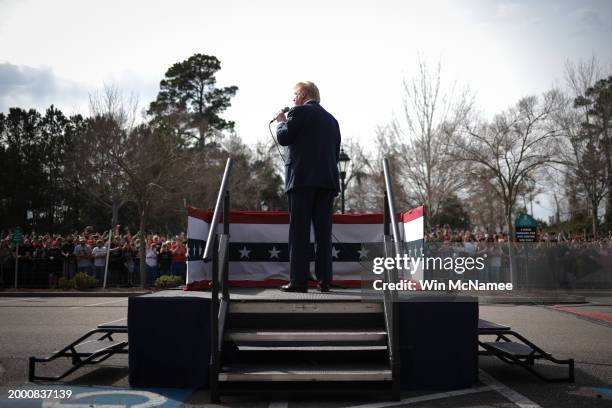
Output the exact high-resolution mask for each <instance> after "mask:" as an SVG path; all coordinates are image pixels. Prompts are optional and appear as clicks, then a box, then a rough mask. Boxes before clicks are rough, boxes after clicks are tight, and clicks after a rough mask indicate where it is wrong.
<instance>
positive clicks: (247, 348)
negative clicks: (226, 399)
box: [240, 345, 387, 352]
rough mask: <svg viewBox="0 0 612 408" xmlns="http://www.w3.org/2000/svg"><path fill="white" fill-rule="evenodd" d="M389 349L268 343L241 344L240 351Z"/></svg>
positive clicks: (360, 350) (382, 347)
mask: <svg viewBox="0 0 612 408" xmlns="http://www.w3.org/2000/svg"><path fill="white" fill-rule="evenodd" d="M384 350H387V346H386V345H381V346H355V345H351V346H335V345H334V346H295V345H292V346H277V347H270V346H268V345H259V346H240V351H293V352H300V351H317V352H321V351H359V352H363V351H384Z"/></svg>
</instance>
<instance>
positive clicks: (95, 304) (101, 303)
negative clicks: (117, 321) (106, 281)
mask: <svg viewBox="0 0 612 408" xmlns="http://www.w3.org/2000/svg"><path fill="white" fill-rule="evenodd" d="M125 301H127V299H119V300H110V301H108V302H100V303H93V304H91V305H85V306H72V307H71V309H80V308H82V307H92V306H100V305H107V304H109V303H118V302H125Z"/></svg>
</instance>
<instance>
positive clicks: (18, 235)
mask: <svg viewBox="0 0 612 408" xmlns="http://www.w3.org/2000/svg"><path fill="white" fill-rule="evenodd" d="M21 241H23V230H22V229H21V228H20V227H17V228H15V231H13V243H15V244H21Z"/></svg>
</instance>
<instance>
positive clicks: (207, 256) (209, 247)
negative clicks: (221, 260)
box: [202, 157, 233, 262]
mask: <svg viewBox="0 0 612 408" xmlns="http://www.w3.org/2000/svg"><path fill="white" fill-rule="evenodd" d="M232 164H233V160H232V158H231V157H228V159H227V162H226V163H225V171H224V172H223V178H222V179H221V187H220V188H219V194H218V195H217V203H216V204H215V211H214V212H213V218H212V221H211V222H210V230H209V231H208V238H207V239H206V248H205V249H204V256H203V257H202V259H203V260H204V262H209V261H211V260H212V251H213V246H214V245H213V241H214V238H213V237H214V235H215V233H216V232H217V224H218V223H219V217H221V205H223V197H224V195H225V192H226V191H227V183H228V182H229V175H230V172H231V170H232Z"/></svg>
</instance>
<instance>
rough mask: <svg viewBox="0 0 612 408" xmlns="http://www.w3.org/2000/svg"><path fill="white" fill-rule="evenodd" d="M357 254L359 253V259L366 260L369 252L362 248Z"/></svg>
mask: <svg viewBox="0 0 612 408" xmlns="http://www.w3.org/2000/svg"><path fill="white" fill-rule="evenodd" d="M357 252H359V259H361V258H365V259H367V258H368V252H370V250H369V249H365V248H364V247H363V246H362V247H361V249H360V250H359V251H357Z"/></svg>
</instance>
